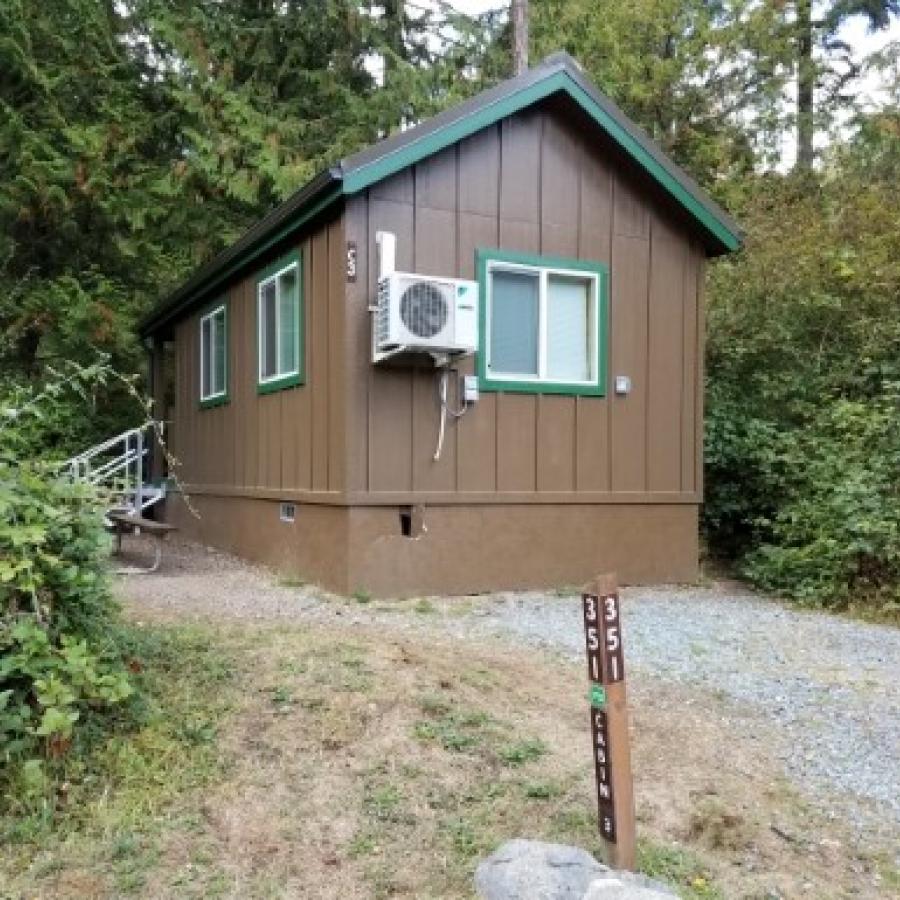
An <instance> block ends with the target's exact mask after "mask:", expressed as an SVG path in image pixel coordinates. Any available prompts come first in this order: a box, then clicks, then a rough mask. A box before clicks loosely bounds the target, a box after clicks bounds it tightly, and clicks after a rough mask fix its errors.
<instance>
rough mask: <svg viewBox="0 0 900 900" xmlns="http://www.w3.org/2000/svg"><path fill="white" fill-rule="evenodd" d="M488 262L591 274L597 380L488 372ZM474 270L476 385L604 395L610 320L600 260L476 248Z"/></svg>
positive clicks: (606, 271) (605, 272)
mask: <svg viewBox="0 0 900 900" xmlns="http://www.w3.org/2000/svg"><path fill="white" fill-rule="evenodd" d="M491 263H501V264H504V263H506V264H508V265H509V266H511V267H517V266H520V267H523V268H527V269H531V270H550V271H551V272H554V273H555V272H559V273H562V274H563V275H565V273H567V272H568V273H575V274H577V273H585V274H587V275H591V276H594V277H595V278H596V284H597V297H596V321H595V322H594V323H593V324H594V326H595V341H596V346H595V347H594V348H593V350H594V357H593V359H594V364H595V365H596V379H595V380H594V381H592V382H590V383H585V382H565V381H549V380H534V381H532V380H528V379H516V378H515V377H513V378H498V377H496V376H493V377H492V376H491V375H490V373H489V372H488V345H487V340H488V306H489V296H490V294H489V281H488V275H489V267H490V264H491ZM475 271H476V275H477V279H478V288H479V294H480V298H481V302H480V303H479V313H478V316H479V322H478V354H477V357H476V367H475V368H476V372H477V374H478V383H479V388H480V390H482V391H485V392H496V393H500V392H508V393H518V394H567V395H575V396H599V397H603V396H606V383H607V359H608V344H607V340H608V337H607V335H608V320H609V269H608V267H607V266H606V265H605V264H603V263H600V262H592V261H585V260H580V259H567V258H564V257H559V256H538V255H536V254H532V253H518V252H515V251H509V250H495V249H486V248H479V249H478V250H476V251H475Z"/></svg>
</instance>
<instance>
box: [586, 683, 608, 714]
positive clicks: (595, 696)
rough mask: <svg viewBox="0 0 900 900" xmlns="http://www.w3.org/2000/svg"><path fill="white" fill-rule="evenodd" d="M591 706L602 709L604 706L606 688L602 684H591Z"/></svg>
mask: <svg viewBox="0 0 900 900" xmlns="http://www.w3.org/2000/svg"><path fill="white" fill-rule="evenodd" d="M589 696H590V701H591V706H594V707H597V708H598V709H603V707H604V706H606V688H605V687H603V685H602V684H592V685H591V692H590V695H589Z"/></svg>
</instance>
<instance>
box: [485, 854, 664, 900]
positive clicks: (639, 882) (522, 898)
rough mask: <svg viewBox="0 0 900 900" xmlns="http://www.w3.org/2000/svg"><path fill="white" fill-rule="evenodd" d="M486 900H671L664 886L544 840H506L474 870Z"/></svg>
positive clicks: (589, 855) (588, 855)
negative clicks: (614, 869) (619, 870)
mask: <svg viewBox="0 0 900 900" xmlns="http://www.w3.org/2000/svg"><path fill="white" fill-rule="evenodd" d="M475 889H476V890H477V891H478V896H479V897H482V898H483V900H669V898H671V897H673V896H675V895H674V894H672V893H670V892H669V891H668V890H666V889H665V888H664V887H662V885H658V884H656V883H655V882H652V881H650V880H649V879H647V878H644V877H643V876H641V875H633V874H632V873H630V872H614V871H612V870H611V869H609V868H608V867H607V866H604V865H601V864H600V863H598V862H597V860H596V859H594V857H593V856H591V854H590V853H588V852H587V851H585V850H582V849H581V848H579V847H569V846H567V845H565V844H545V843H543V842H542V841H526V840H521V839H517V840H513V841H507V842H506V843H505V844H504V845H503V846H502V847H500V848H499V849H498V850H496V851H495V852H494V853H492V854H491V855H490V856H489V857H488V858H487V859H485V860H484V861H483V862H482V863H481V864H480V865H479V866H478V868H477V869H476V870H475Z"/></svg>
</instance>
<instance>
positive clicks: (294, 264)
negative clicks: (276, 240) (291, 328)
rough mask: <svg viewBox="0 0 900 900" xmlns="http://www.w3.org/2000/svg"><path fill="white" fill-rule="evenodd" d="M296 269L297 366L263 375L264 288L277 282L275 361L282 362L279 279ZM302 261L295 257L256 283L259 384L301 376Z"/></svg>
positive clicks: (257, 369)
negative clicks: (285, 370)
mask: <svg viewBox="0 0 900 900" xmlns="http://www.w3.org/2000/svg"><path fill="white" fill-rule="evenodd" d="M291 269H294V270H295V271H296V285H297V296H296V303H297V328H296V330H295V332H294V351H295V358H296V361H297V364H296V366H295V367H294V368H293V369H291V370H290V371H289V372H278V373H277V374H275V375H266V376H264V375H263V355H262V332H263V315H262V299H263V288H264V287H265V286H266V285H267V284H270V283H271V282H273V281H274V282H275V347H276V351H275V361H276V363H277V364H280V363H281V359H280V355H281V354H280V348H281V297H280V296H279V294H278V290H279V288H278V279H279V278H280V277H281V276H282V275H284V273H285V272H288V271H290V270H291ZM300 290H301V288H300V263H299V262H298V261H297V260H296V259H294V260H291V261H290V262H289V263H286V264H285V265H284V266H282V267H281V268H280V269H278V270H277V271H275V272H273V273H272V274H271V275H267V276H266V277H265V278H263V279H261V280H260V281H258V282H257V284H256V361H257V367H256V378H257V384H272V383H274V382H278V381H283V380H284V379H285V378H294V377H296V376H299V374H300V366H301V362H300V354H301V352H302V348H301V347H300V333H301V330H302V324H301V322H300V316H301V315H302V313H303V304H302V303H301V301H300Z"/></svg>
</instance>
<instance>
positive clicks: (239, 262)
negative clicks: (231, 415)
mask: <svg viewBox="0 0 900 900" xmlns="http://www.w3.org/2000/svg"><path fill="white" fill-rule="evenodd" d="M556 94H564V95H566V96H567V97H569V98H570V99H571V100H572V101H573V102H574V103H575V104H576V105H577V106H578V107H580V109H581V110H582V111H583V112H584V113H586V114H587V116H588V117H589V118H591V119H592V120H593V121H594V122H595V123H596V124H597V125H598V126H599V127H600V128H601V129H602V131H603V132H604V133H605V134H606V135H608V137H609V138H610V139H611V140H612V141H613V142H614V143H615V144H617V145H618V146H619V147H620V148H621V150H622V151H623V152H624V153H625V154H626V155H627V156H628V157H629V158H630V159H631V160H633V162H634V163H635V164H636V165H638V166H639V167H640V168H641V169H643V170H644V172H646V173H647V175H649V177H650V178H651V179H652V180H653V181H655V182H656V184H657V185H659V187H660V188H661V189H662V190H663V191H665V192H666V193H667V194H668V195H669V196H670V197H671V198H672V199H673V200H674V201H675V202H676V203H677V204H678V205H679V206H680V207H681V208H682V209H683V210H684V211H685V212H686V213H687V214H688V215H689V216H690V217H691V218H692V219H693V221H694V222H695V223H696V224H697V226H698V227H699V229H700V230H701V231H702V232H703V234H704V235H705V245H706V249H707V252H708V253H710V255H717V254H720V253H727V252H730V251H733V250H737V249H738V248H739V247H740V246H741V243H742V240H741V233H740V228H739V227H738V225H737V223H736V222H735V221H734V220H733V219H732V218H731V217H730V216H729V215H728V213H727V212H725V210H723V209H721V208H720V207H719V206H718V205H717V204H716V203H715V202H714V201H713V200H712V199H711V198H710V197H709V196H708V195H707V194H706V192H705V191H703V189H702V188H700V187H699V186H698V185H697V184H695V183H694V181H693V180H692V179H691V178H690V177H689V176H688V175H687V174H686V173H685V172H684V171H682V170H681V169H680V168H679V167H678V166H677V165H675V163H673V162H672V161H671V160H670V159H669V158H668V157H666V155H665V154H664V153H663V152H662V150H660V149H659V147H658V146H657V145H656V144H655V143H654V142H653V141H652V140H651V139H650V138H649V137H648V136H647V135H646V134H645V133H644V132H643V131H641V129H640V128H638V127H637V126H636V125H635V124H634V123H633V122H631V120H630V119H628V118H627V116H625V114H624V113H623V112H622V111H621V110H620V109H619V108H618V107H617V106H616V105H615V104H614V103H613V102H612V101H611V100H609V98H607V97H606V96H605V95H604V94H602V93H601V92H600V91H598V90H597V88H596V87H595V86H594V85H593V84H592V83H591V82H590V80H589V79H587V78H586V77H585V76H584V74H583V72H582V71H581V68H580V66H579V65H578V63H576V62H575V60H574V59H572V57H570V56H569V55H568V54H566V53H556V54H554V55H553V56H550V57H548V58H547V59H546V60H544V61H543V62H542V63H540V64H538V65H537V66H535V67H534V68H533V69H529V70H528V71H527V72H524V73H523V74H522V75H518V76H516V77H515V78H511V79H509V80H508V81H505V82H503V83H501V84H499V85H497V86H496V87H493V88H490V89H489V90H486V91H483V92H482V93H480V94H477V95H476V96H475V97H472V98H471V99H469V100H467V101H465V102H464V103H461V104H460V105H458V106H456V107H453V108H451V109H448V110H445V111H444V112H442V113H439V114H438V115H436V116H434V117H433V118H431V119H428V120H426V121H425V122H422V123H421V124H419V125H417V126H415V127H414V128H411V129H409V130H407V131H404V132H400V133H397V134H394V135H392V136H391V137H388V138H386V139H384V140H383V141H379V142H378V143H377V144H373V145H372V146H371V147H367V148H366V149H364V150H361V151H360V152H359V153H356V154H354V155H353V156H350V157H348V158H346V159H343V160H341V162H340V163H339V164H338V165H336V166H334V167H333V168H331V169H326V170H325V171H323V172H321V173H320V174H319V175H317V176H316V177H315V178H314V179H312V181H310V182H308V183H307V184H305V185H304V186H303V187H302V188H300V189H299V190H298V191H297V192H296V193H295V194H294V195H293V196H292V197H290V198H289V199H287V200H286V201H285V202H284V203H282V204H281V205H280V206H278V207H276V208H275V209H274V210H272V212H270V213H269V214H268V215H267V216H265V217H264V218H263V219H261V220H260V221H259V222H257V223H256V225H254V226H253V227H252V228H251V229H250V230H249V231H247V233H246V234H244V235H243V236H242V237H241V238H239V239H238V240H237V241H236V242H235V243H234V244H232V245H231V246H230V247H228V248H227V249H226V250H224V251H223V252H222V253H220V254H219V255H218V256H217V257H215V258H214V259H213V260H211V261H210V262H209V263H207V264H206V265H205V266H203V267H201V268H200V269H199V270H198V271H197V272H196V273H195V274H194V275H193V276H192V277H191V278H190V279H188V280H187V281H186V282H185V283H184V284H183V285H182V286H181V287H180V288H178V289H177V290H176V291H175V292H174V293H172V294H170V295H169V297H168V298H167V299H166V300H165V301H164V302H163V303H162V304H160V305H159V306H158V307H157V308H156V309H155V310H153V312H151V313H150V315H148V316H147V317H146V318H145V319H144V320H143V321H142V322H141V325H140V333H141V335H142V336H145V337H146V336H148V335H151V334H153V333H154V332H156V331H158V330H159V329H160V328H162V327H164V326H166V325H168V324H170V323H171V322H173V321H174V320H176V319H178V318H180V317H181V316H182V315H184V314H186V313H187V312H188V311H189V310H190V309H193V308H195V307H196V305H198V304H200V303H202V302H203V301H204V300H205V299H208V298H209V297H210V295H211V294H212V293H213V292H215V291H217V290H220V289H221V288H222V286H223V285H225V284H226V283H227V281H228V280H229V279H230V278H232V277H233V276H234V275H235V274H237V273H238V272H239V271H242V270H246V269H247V268H248V267H249V266H250V265H251V264H253V263H258V262H259V261H260V259H261V258H264V256H265V254H266V253H268V252H269V251H270V250H272V249H273V248H274V247H275V246H276V245H277V244H278V243H279V242H281V241H283V240H284V239H285V238H287V237H289V236H290V235H291V234H292V233H293V232H295V231H297V230H298V229H299V228H300V227H302V226H303V225H304V224H306V223H308V222H310V221H311V220H312V219H313V218H315V217H316V216H318V215H320V214H324V213H326V212H327V211H328V210H329V209H330V208H331V207H332V206H334V205H336V204H337V203H339V202H341V201H342V200H343V198H344V197H347V196H351V195H354V194H358V193H360V192H361V191H364V190H366V189H367V188H369V187H371V186H372V185H374V184H376V183H378V182H379V181H383V180H384V179H385V178H389V177H390V176H391V175H394V174H396V173H397V172H399V171H401V170H402V169H405V168H407V167H409V166H412V165H414V164H415V163H417V162H420V161H421V160H423V159H426V158H427V157H429V156H432V155H434V154H435V153H438V152H440V151H441V150H443V149H445V148H447V147H449V146H452V145H453V144H455V143H457V142H458V141H461V140H463V139H464V138H466V137H469V136H470V135H472V134H475V133H476V132H477V131H481V130H482V129H484V128H488V127H490V126H491V125H494V124H496V123H497V122H499V121H500V120H501V119H504V118H506V117H508V116H511V115H514V114H515V113H517V112H520V111H521V110H523V109H526V108H528V107H530V106H532V105H534V104H535V103H538V102H540V101H542V100H545V99H547V98H548V97H550V96H553V95H556Z"/></svg>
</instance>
